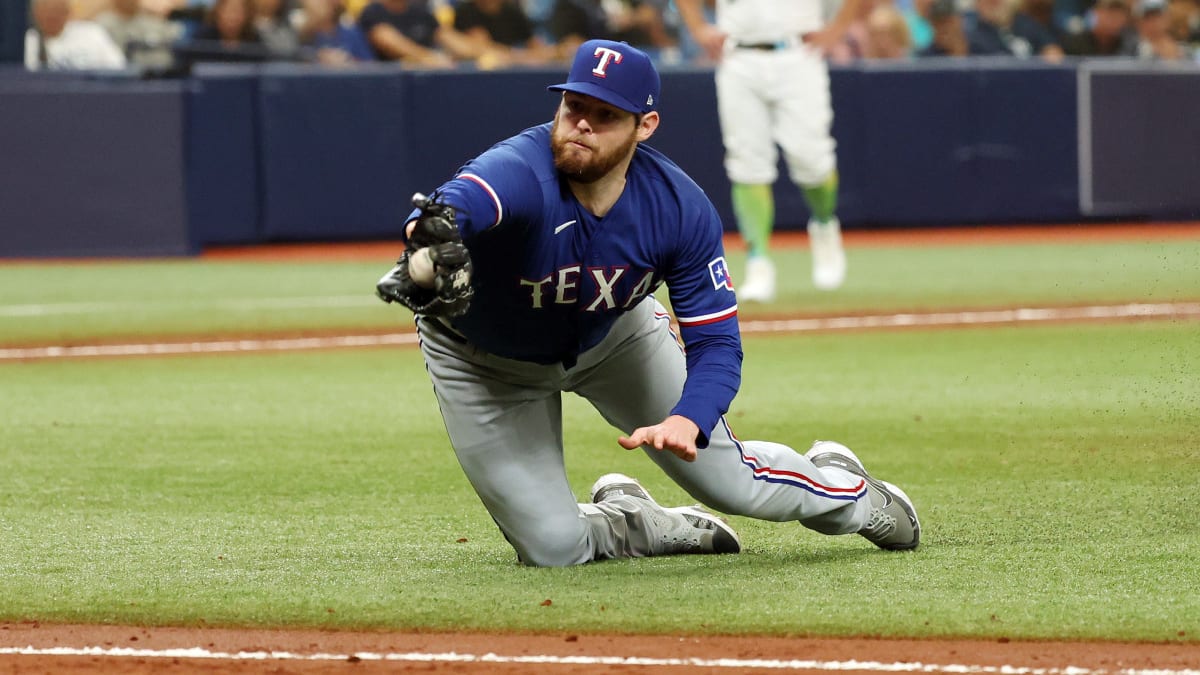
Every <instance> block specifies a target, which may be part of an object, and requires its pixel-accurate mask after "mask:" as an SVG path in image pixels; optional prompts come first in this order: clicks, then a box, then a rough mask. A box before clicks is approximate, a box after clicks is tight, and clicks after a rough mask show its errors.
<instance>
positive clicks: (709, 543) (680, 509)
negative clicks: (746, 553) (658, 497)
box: [666, 504, 742, 553]
mask: <svg viewBox="0 0 1200 675" xmlns="http://www.w3.org/2000/svg"><path fill="white" fill-rule="evenodd" d="M666 511H667V513H678V514H679V515H681V516H683V517H684V518H686V519H687V521H688V524H689V525H691V526H692V527H693V528H695V529H697V530H700V532H701V534H700V544H701V549H702V550H703V551H704V552H705V553H741V552H742V540H741V538H740V537H738V535H737V532H734V531H733V528H732V527H730V526H729V523H727V522H725V520H724V519H723V518H720V517H719V516H716V515H714V514H712V513H709V512H708V511H706V510H705V509H704V507H703V506H700V505H699V504H696V505H695V506H676V507H674V508H669V509H667V510H666Z"/></svg>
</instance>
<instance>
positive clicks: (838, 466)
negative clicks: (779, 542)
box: [377, 40, 920, 566]
mask: <svg viewBox="0 0 1200 675" xmlns="http://www.w3.org/2000/svg"><path fill="white" fill-rule="evenodd" d="M551 89H552V90H555V91H561V92H562V96H561V100H560V102H559V105H558V108H557V111H556V112H555V115H554V121H553V123H551V124H543V125H540V126H537V127H533V128H531V129H526V130H525V131H523V132H521V133H519V134H517V135H516V136H513V137H512V138H509V139H507V140H505V141H502V142H500V143H498V144H497V145H495V146H493V147H492V148H491V149H489V150H487V151H486V152H484V153H483V154H482V155H480V156H479V157H476V158H475V159H473V160H471V161H470V162H468V163H467V164H466V165H465V166H463V167H462V169H460V171H459V172H458V174H457V175H456V176H454V178H452V179H451V180H449V181H447V182H446V183H444V184H443V185H442V186H440V187H439V188H438V189H437V190H436V191H435V192H434V193H433V197H432V198H431V200H429V201H425V200H418V202H419V204H420V208H418V209H417V211H415V212H414V213H413V216H412V218H411V219H410V221H409V223H408V225H407V229H406V231H407V232H408V236H409V237H410V240H409V244H410V245H409V250H408V251H406V252H405V254H404V255H403V256H402V257H401V260H400V262H399V263H398V264H397V266H396V268H395V269H393V270H392V272H389V273H388V274H387V275H385V276H384V278H383V279H381V280H380V282H379V285H378V287H377V290H378V293H379V295H380V297H382V298H383V299H384V300H388V301H396V302H400V303H403V304H405V305H406V306H408V307H409V308H412V309H414V311H416V312H417V326H418V330H419V332H420V342H421V352H422V354H423V355H424V357H425V362H426V365H427V368H428V372H429V375H430V378H431V379H432V380H433V387H434V392H435V394H436V395H437V399H438V403H439V405H440V408H441V412H442V417H443V420H444V421H445V424H446V430H447V432H448V433H449V436H450V441H451V444H452V445H453V446H454V452H455V454H456V455H457V457H458V460H459V463H460V464H461V465H462V468H463V471H464V472H465V473H466V475H467V478H468V479H469V480H470V482H471V485H472V486H473V487H474V488H475V491H476V492H477V493H478V495H479V497H480V499H481V500H482V501H483V504H484V506H486V507H487V510H488V512H489V513H490V514H491V516H492V518H493V519H494V520H495V522H496V524H497V525H498V526H499V527H500V530H501V531H502V532H503V533H504V535H505V537H506V538H507V539H508V541H509V542H510V543H511V544H512V546H513V548H515V549H516V551H517V555H518V557H519V559H520V560H521V561H522V562H523V563H525V564H528V565H542V566H562V565H573V564H578V563H584V562H588V561H591V560H597V559H603V558H618V557H634V556H648V555H663V554H670V553H735V552H738V551H739V550H740V549H741V543H740V541H739V540H738V537H737V534H736V533H735V532H734V531H733V529H732V528H730V527H729V525H728V524H726V523H725V522H724V521H722V520H721V519H719V518H717V517H716V516H714V515H712V514H711V513H708V512H706V511H704V510H702V509H699V508H696V507H678V508H674V509H667V508H663V507H662V506H660V505H658V504H657V503H656V502H654V501H653V500H652V499H651V498H650V495H649V494H648V493H646V491H645V490H644V489H643V488H642V487H641V486H640V485H639V484H638V483H637V481H635V480H634V479H632V478H630V477H628V476H623V475H619V474H609V475H607V476H603V477H601V478H600V480H598V481H597V482H596V484H595V485H594V486H593V488H592V494H591V503H586V504H579V503H577V501H576V498H575V495H574V494H573V493H572V492H571V486H570V484H569V483H568V481H567V477H566V471H565V468H564V461H565V460H564V455H563V428H562V399H561V396H562V392H573V393H575V394H577V395H579V396H582V397H583V398H585V399H587V400H588V401H589V402H590V403H591V404H592V405H593V406H594V407H595V408H596V410H597V411H599V412H600V414H601V415H603V416H604V418H605V419H606V420H607V421H608V422H609V423H611V424H612V425H613V426H614V427H616V428H617V429H619V430H620V432H621V433H622V434H624V435H622V436H620V438H619V439H618V442H619V444H620V445H621V446H623V447H625V448H627V449H630V450H632V449H636V448H639V447H640V448H643V449H644V451H645V452H646V454H647V455H648V456H649V457H650V459H651V460H652V461H654V462H655V463H656V464H657V465H658V466H659V468H660V469H662V470H663V471H664V472H665V473H666V474H667V475H668V476H670V477H671V478H672V479H673V480H674V481H675V482H676V483H678V484H679V485H680V486H681V487H682V488H683V489H684V490H686V491H687V492H688V493H689V494H690V495H691V496H692V497H693V498H695V499H696V500H698V501H700V502H702V503H703V504H704V505H706V506H709V507H711V508H714V509H717V510H719V511H723V512H726V513H732V514H740V515H746V516H752V517H755V518H762V519H765V520H772V521H799V522H800V523H801V524H802V525H804V526H805V527H808V528H811V529H814V530H817V531H819V532H823V533H827V534H844V533H853V532H858V533H860V534H862V535H863V536H865V537H867V538H868V539H869V540H870V541H872V542H874V543H875V544H876V545H878V546H880V547H881V548H886V549H911V548H915V547H916V546H917V544H918V541H919V538H920V526H919V524H918V523H917V517H916V513H915V511H914V510H913V507H912V503H911V502H910V501H909V500H908V498H907V497H906V496H905V495H904V493H903V492H901V491H900V490H899V489H897V488H895V487H894V486H891V485H889V484H887V483H883V482H882V481H878V480H876V479H874V478H871V477H870V476H868V475H867V473H866V471H865V470H864V469H863V467H862V465H861V463H860V462H859V461H858V458H857V457H855V456H854V454H853V453H852V452H850V450H849V449H847V448H846V447H845V446H842V445H840V444H837V443H832V442H818V443H817V444H816V445H814V446H813V448H812V449H811V450H810V451H809V453H808V454H807V455H803V454H800V453H798V452H796V451H795V450H793V449H792V448H789V447H787V446H784V445H780V444H778V443H769V442H765V441H742V440H739V439H738V438H737V437H735V436H734V435H733V432H732V430H731V429H730V427H729V424H728V423H727V422H726V420H725V418H724V416H723V415H724V413H725V412H726V410H728V408H729V404H730V402H731V401H732V400H733V397H734V395H735V394H736V393H737V390H738V387H739V385H740V381H741V359H742V350H741V338H740V334H739V331H738V323H737V301H736V297H735V295H734V289H733V283H732V281H731V280H730V276H729V273H728V270H727V268H726V266H725V257H724V251H723V249H722V243H721V236H722V227H721V222H720V219H719V217H718V216H717V213H716V210H715V209H714V208H713V206H712V204H711V202H709V200H708V199H707V197H705V195H704V193H703V191H701V190H700V188H699V187H698V186H697V185H696V184H695V183H694V182H693V181H692V180H691V179H690V178H688V176H687V175H685V174H684V173H683V171H682V170H681V169H680V168H679V167H678V166H676V165H675V164H674V163H672V162H671V161H670V160H669V159H667V158H666V157H665V156H663V155H662V154H661V153H659V152H657V151H655V150H653V149H652V148H650V147H647V146H645V145H643V144H642V142H643V141H645V140H647V139H649V138H650V136H652V135H653V134H654V132H655V130H656V129H657V128H658V124H659V114H658V112H657V110H656V108H657V106H658V100H659V77H658V73H657V71H656V70H655V69H654V66H653V65H652V64H651V62H650V60H649V58H648V57H647V56H646V54H644V53H643V52H641V51H639V50H637V49H634V48H633V47H630V46H629V45H627V44H624V43H617V42H609V41H604V40H593V41H589V42H585V43H584V44H583V45H582V46H581V47H580V48H579V50H578V52H577V54H576V57H575V61H574V65H573V66H572V68H571V73H570V76H569V78H568V81H567V82H565V83H563V84H560V85H555V86H554V87H551ZM431 213H432V214H433V215H430V214H431ZM443 216H444V217H443ZM430 233H433V234H430ZM418 234H420V237H418ZM431 240H432V241H436V242H441V243H436V244H431V243H430V241H431ZM431 263H432V267H431ZM663 284H666V286H667V288H668V290H669V292H670V300H671V305H672V309H673V311H674V313H675V315H676V319H677V321H678V323H679V327H680V337H681V338H682V342H683V345H685V346H686V352H685V351H684V349H683V347H681V345H680V343H679V340H678V339H677V338H676V336H675V334H673V332H672V330H671V321H670V316H669V315H668V314H667V312H666V311H665V310H664V309H663V307H662V306H661V305H660V304H659V303H658V302H657V301H656V300H655V298H654V292H655V290H656V289H657V288H659V286H661V285H663ZM468 285H469V287H468ZM430 288H432V289H434V290H427V289H430Z"/></svg>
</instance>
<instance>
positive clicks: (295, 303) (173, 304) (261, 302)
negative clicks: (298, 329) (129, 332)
mask: <svg viewBox="0 0 1200 675" xmlns="http://www.w3.org/2000/svg"><path fill="white" fill-rule="evenodd" d="M378 303H379V299H378V298H376V297H375V296H373V295H368V294H366V293H359V294H356V295H324V296H312V297H301V298H225V299H221V300H207V301H206V300H195V299H192V300H187V301H186V303H181V302H180V301H178V300H160V301H157V302H156V301H153V300H137V301H132V300H131V301H129V302H47V303H37V304H26V305H0V316H53V315H56V314H111V313H113V312H130V311H137V312H143V313H144V312H153V311H159V312H162V311H178V310H179V307H180V305H181V304H186V306H187V308H188V309H189V310H195V309H199V308H211V309H224V310H235V311H237V310H244V311H259V310H263V309H271V308H277V309H296V308H300V309H304V308H307V307H325V308H331V307H332V308H336V307H366V306H369V305H376V304H378Z"/></svg>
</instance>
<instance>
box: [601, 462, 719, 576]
mask: <svg viewBox="0 0 1200 675" xmlns="http://www.w3.org/2000/svg"><path fill="white" fill-rule="evenodd" d="M591 494H592V502H593V504H594V506H593V507H592V509H593V510H589V508H588V506H583V507H582V508H583V510H584V512H585V513H588V514H589V517H590V518H595V519H607V520H608V521H609V524H610V525H611V528H610V530H611V532H613V533H614V535H616V536H615V537H614V538H613V539H612V542H611V543H612V544H613V545H614V548H613V549H612V550H610V551H608V555H607V556H605V557H613V558H621V557H643V556H650V555H677V554H683V553H738V552H740V551H741V550H742V544H741V540H740V539H739V538H738V536H737V532H735V531H734V530H733V528H732V527H730V525H729V524H728V523H726V522H725V521H724V520H723V519H721V518H720V517H718V516H716V515H714V514H712V513H709V512H708V511H705V510H704V509H702V508H700V507H699V506H681V507H675V508H663V507H662V506H661V505H660V504H659V503H658V502H656V501H655V500H654V499H653V498H652V497H651V496H650V493H649V492H648V491H646V489H645V488H643V487H642V485H641V483H639V482H638V481H637V480H635V479H633V478H631V477H629V476H626V475H624V474H607V475H605V476H601V477H600V478H599V479H598V480H597V481H596V483H595V484H594V485H593V486H592V490H591Z"/></svg>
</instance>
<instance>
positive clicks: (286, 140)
mask: <svg viewBox="0 0 1200 675" xmlns="http://www.w3.org/2000/svg"><path fill="white" fill-rule="evenodd" d="M406 92H407V83H406V77H405V74H404V73H402V72H400V71H398V70H396V69H394V68H388V69H380V70H374V69H372V70H365V71H355V72H350V73H346V72H337V71H332V72H331V71H323V72H318V71H314V70H313V69H309V68H301V67H296V66H284V65H276V66H268V67H266V68H265V70H264V71H263V75H262V84H261V88H260V91H259V97H260V102H259V106H260V116H259V120H260V127H261V128H260V134H261V136H260V153H261V159H262V180H263V192H262V208H263V212H262V232H263V235H264V236H265V237H266V238H268V239H272V240H304V239H354V238H365V237H392V238H395V237H398V236H399V231H400V229H399V228H400V222H401V219H402V218H403V216H404V215H406V214H407V212H405V213H401V210H402V207H403V205H404V204H405V203H407V195H406V191H407V194H411V191H412V190H413V189H414V188H413V183H414V179H413V177H412V173H413V172H412V167H414V165H416V164H417V163H418V162H419V156H416V155H414V154H412V153H411V152H410V150H409V145H410V144H411V143H412V142H413V141H412V138H413V134H414V133H416V131H417V129H416V127H414V126H413V125H412V124H411V122H410V120H411V118H410V116H409V114H408V112H407V109H406V108H407V105H408V95H407V93H406Z"/></svg>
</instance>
